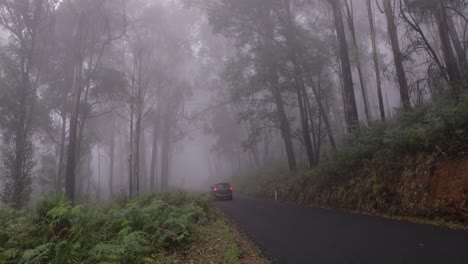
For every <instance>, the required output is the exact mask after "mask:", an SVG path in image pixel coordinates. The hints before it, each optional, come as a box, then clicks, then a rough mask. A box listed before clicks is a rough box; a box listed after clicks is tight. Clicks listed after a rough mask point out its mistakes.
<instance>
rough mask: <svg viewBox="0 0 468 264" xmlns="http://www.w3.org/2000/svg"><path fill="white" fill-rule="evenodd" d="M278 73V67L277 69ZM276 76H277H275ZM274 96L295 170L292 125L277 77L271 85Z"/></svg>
mask: <svg viewBox="0 0 468 264" xmlns="http://www.w3.org/2000/svg"><path fill="white" fill-rule="evenodd" d="M275 73H276V69H275ZM273 78H276V77H273ZM271 90H272V93H273V98H274V100H275V104H276V111H277V112H278V118H279V123H280V130H281V136H282V138H283V142H284V148H285V151H286V157H287V159H288V166H289V170H291V171H294V170H296V168H297V165H296V157H295V154H294V146H293V143H292V135H291V127H290V126H289V121H288V117H287V116H286V111H285V109H284V103H283V98H282V95H281V91H280V88H279V84H278V83H277V79H276V80H273V83H272V87H271Z"/></svg>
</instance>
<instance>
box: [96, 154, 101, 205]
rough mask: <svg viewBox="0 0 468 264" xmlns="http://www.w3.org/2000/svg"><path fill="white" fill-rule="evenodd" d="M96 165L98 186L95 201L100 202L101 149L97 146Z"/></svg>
mask: <svg viewBox="0 0 468 264" xmlns="http://www.w3.org/2000/svg"><path fill="white" fill-rule="evenodd" d="M97 163H98V184H97V190H96V200H97V201H100V200H101V147H100V146H99V145H98V146H97Z"/></svg>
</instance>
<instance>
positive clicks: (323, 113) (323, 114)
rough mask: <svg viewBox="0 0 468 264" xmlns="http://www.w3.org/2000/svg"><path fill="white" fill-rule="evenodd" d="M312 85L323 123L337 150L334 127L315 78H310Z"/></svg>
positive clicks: (333, 148) (333, 147) (331, 142)
mask: <svg viewBox="0 0 468 264" xmlns="http://www.w3.org/2000/svg"><path fill="white" fill-rule="evenodd" d="M319 78H320V77H319ZM319 83H320V82H319ZM310 86H311V87H312V92H313V93H314V97H315V101H316V102H317V105H318V108H319V113H320V116H321V118H322V119H323V123H324V124H325V129H326V130H327V135H328V140H329V141H330V145H331V147H332V150H333V151H334V152H336V150H337V149H336V141H335V137H334V136H333V129H332V127H331V125H330V120H329V119H328V115H327V111H325V108H324V106H323V103H322V98H321V96H320V93H319V90H318V89H317V86H316V85H315V82H314V80H313V79H310Z"/></svg>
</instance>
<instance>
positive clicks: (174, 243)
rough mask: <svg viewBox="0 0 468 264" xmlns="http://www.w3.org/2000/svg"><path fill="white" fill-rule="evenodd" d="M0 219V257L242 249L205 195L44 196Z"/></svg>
mask: <svg viewBox="0 0 468 264" xmlns="http://www.w3.org/2000/svg"><path fill="white" fill-rule="evenodd" d="M0 223H2V224H1V225H0V263H240V260H241V257H242V256H241V255H242V254H244V255H245V252H248V251H246V250H244V249H243V248H242V247H241V246H239V245H238V244H239V243H238V242H237V241H236V239H235V237H234V234H235V232H237V231H234V230H233V228H232V227H231V226H230V225H228V224H227V222H226V221H224V219H223V217H222V216H221V215H220V214H219V213H218V212H217V211H216V210H215V209H214V208H213V207H212V205H211V202H210V200H209V198H208V197H207V196H206V195H202V194H189V193H185V192H173V193H163V194H157V195H146V196H141V197H138V198H132V199H128V198H127V197H126V196H120V197H118V198H117V199H116V201H115V202H114V203H112V204H107V205H77V206H74V205H72V204H71V203H70V202H69V201H66V200H63V199H60V198H48V197H44V198H43V199H42V200H41V201H39V202H38V204H37V205H36V206H35V207H34V208H33V209H31V210H29V211H17V210H14V209H9V208H3V209H1V210H0ZM257 257H258V258H259V259H261V258H260V257H259V255H257Z"/></svg>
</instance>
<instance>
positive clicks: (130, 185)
mask: <svg viewBox="0 0 468 264" xmlns="http://www.w3.org/2000/svg"><path fill="white" fill-rule="evenodd" d="M133 105H134V102H133V97H132V98H131V102H130V157H129V159H128V170H129V174H128V193H129V196H130V197H131V196H133V115H134V113H133V112H134V109H133V108H134V106H133Z"/></svg>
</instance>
